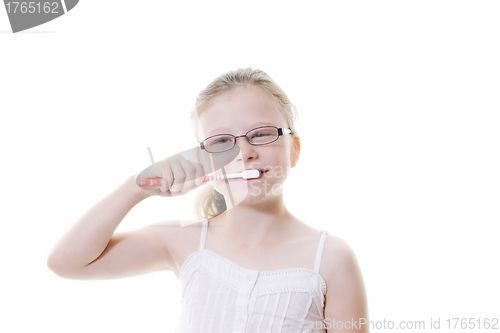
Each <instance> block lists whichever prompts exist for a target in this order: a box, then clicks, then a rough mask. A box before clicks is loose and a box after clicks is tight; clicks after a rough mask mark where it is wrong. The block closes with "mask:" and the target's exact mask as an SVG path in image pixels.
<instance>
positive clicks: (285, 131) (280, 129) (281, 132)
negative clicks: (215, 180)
mask: <svg viewBox="0 0 500 333" xmlns="http://www.w3.org/2000/svg"><path fill="white" fill-rule="evenodd" d="M264 127H273V128H276V129H277V130H278V137H277V138H276V140H273V141H271V142H268V143H258V144H255V143H251V142H250V138H249V137H248V133H250V132H252V131H254V130H256V129H259V128H264ZM291 133H292V131H291V130H290V129H289V128H285V127H276V126H270V125H268V126H260V127H255V128H252V129H251V130H249V131H248V132H246V133H245V134H244V135H238V136H236V135H233V134H228V133H227V134H226V133H221V134H215V135H211V136H209V137H208V138H205V140H203V141H202V142H200V148H201V149H204V150H205V151H207V152H208V153H210V154H219V153H224V152H226V151H229V150H231V149H233V148H234V147H235V146H236V140H238V138H241V137H245V138H246V139H247V142H248V143H249V144H251V145H252V146H265V145H268V144H270V143H273V142H275V141H278V139H279V138H280V136H282V135H285V134H291ZM220 135H230V136H232V137H233V138H234V142H233V143H234V145H233V146H232V147H231V148H229V149H226V150H223V151H218V152H214V153H213V152H211V151H208V150H207V149H206V148H205V145H204V144H203V142H205V141H206V140H208V139H210V138H213V137H214V136H220Z"/></svg>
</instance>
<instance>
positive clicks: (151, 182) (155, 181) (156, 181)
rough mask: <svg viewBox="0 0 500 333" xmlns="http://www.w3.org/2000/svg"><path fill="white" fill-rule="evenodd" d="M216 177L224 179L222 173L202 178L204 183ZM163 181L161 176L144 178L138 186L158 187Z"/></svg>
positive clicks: (216, 178)
mask: <svg viewBox="0 0 500 333" xmlns="http://www.w3.org/2000/svg"><path fill="white" fill-rule="evenodd" d="M218 179H224V176H223V175H217V176H212V177H210V176H208V175H207V176H205V179H204V180H203V182H204V183H206V182H208V181H211V180H218ZM162 183H163V178H145V179H143V180H141V181H140V182H139V186H140V187H160V186H161V184H162Z"/></svg>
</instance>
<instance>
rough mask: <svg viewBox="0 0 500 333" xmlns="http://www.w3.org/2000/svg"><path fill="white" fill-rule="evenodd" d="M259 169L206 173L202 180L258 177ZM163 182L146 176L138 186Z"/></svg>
mask: <svg viewBox="0 0 500 333" xmlns="http://www.w3.org/2000/svg"><path fill="white" fill-rule="evenodd" d="M259 176H260V171H259V170H257V169H253V170H243V172H240V173H230V174H226V175H225V176H224V175H206V176H205V179H204V180H203V182H204V183H205V182H209V181H212V180H220V179H229V178H244V179H250V178H259ZM162 183H163V178H146V179H143V180H141V181H140V182H139V186H141V187H160V186H161V185H162Z"/></svg>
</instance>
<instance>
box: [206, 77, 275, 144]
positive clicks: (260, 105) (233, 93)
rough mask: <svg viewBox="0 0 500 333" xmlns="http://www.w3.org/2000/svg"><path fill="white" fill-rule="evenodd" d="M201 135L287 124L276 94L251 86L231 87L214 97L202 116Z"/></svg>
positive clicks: (243, 131) (238, 131) (237, 132)
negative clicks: (274, 96)
mask: <svg viewBox="0 0 500 333" xmlns="http://www.w3.org/2000/svg"><path fill="white" fill-rule="evenodd" d="M200 125H201V129H200V130H201V131H202V133H200V134H201V136H204V137H207V136H210V135H213V134H218V133H236V134H241V133H245V132H247V131H248V130H250V129H252V128H254V127H258V126H264V125H273V126H277V127H282V126H285V123H284V118H283V116H282V115H281V113H280V112H279V111H278V109H277V106H276V104H275V103H274V101H273V97H271V96H269V95H268V94H267V93H266V92H264V91H263V90H262V89H261V88H259V87H256V86H253V85H250V86H244V87H238V88H235V89H231V90H230V91H227V92H225V93H223V94H221V95H218V96H216V97H214V98H213V99H212V100H211V101H210V102H209V103H208V104H207V106H206V107H205V110H204V111H203V113H202V114H201V116H200Z"/></svg>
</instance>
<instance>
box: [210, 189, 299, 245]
mask: <svg viewBox="0 0 500 333" xmlns="http://www.w3.org/2000/svg"><path fill="white" fill-rule="evenodd" d="M293 221H294V220H293V215H292V214H291V213H290V212H289V211H288V209H287V208H286V207H285V204H284V202H283V196H282V195H280V196H278V197H276V198H274V199H273V200H271V201H268V202H266V203H259V204H258V205H257V204H256V203H253V204H245V203H243V202H242V203H240V204H238V205H237V206H235V207H233V208H229V206H228V210H227V211H225V212H224V213H222V214H220V215H218V216H216V217H214V218H213V219H211V220H210V225H214V226H220V227H221V228H219V227H217V228H215V229H216V230H217V233H218V234H219V235H220V237H221V238H222V239H224V240H227V241H228V242H229V243H231V244H232V245H234V246H236V247H244V248H246V249H257V248H260V249H261V248H262V247H263V246H272V245H273V244H276V243H277V242H279V241H282V240H283V239H284V238H285V235H286V231H287V230H289V229H290V224H291V223H293Z"/></svg>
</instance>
